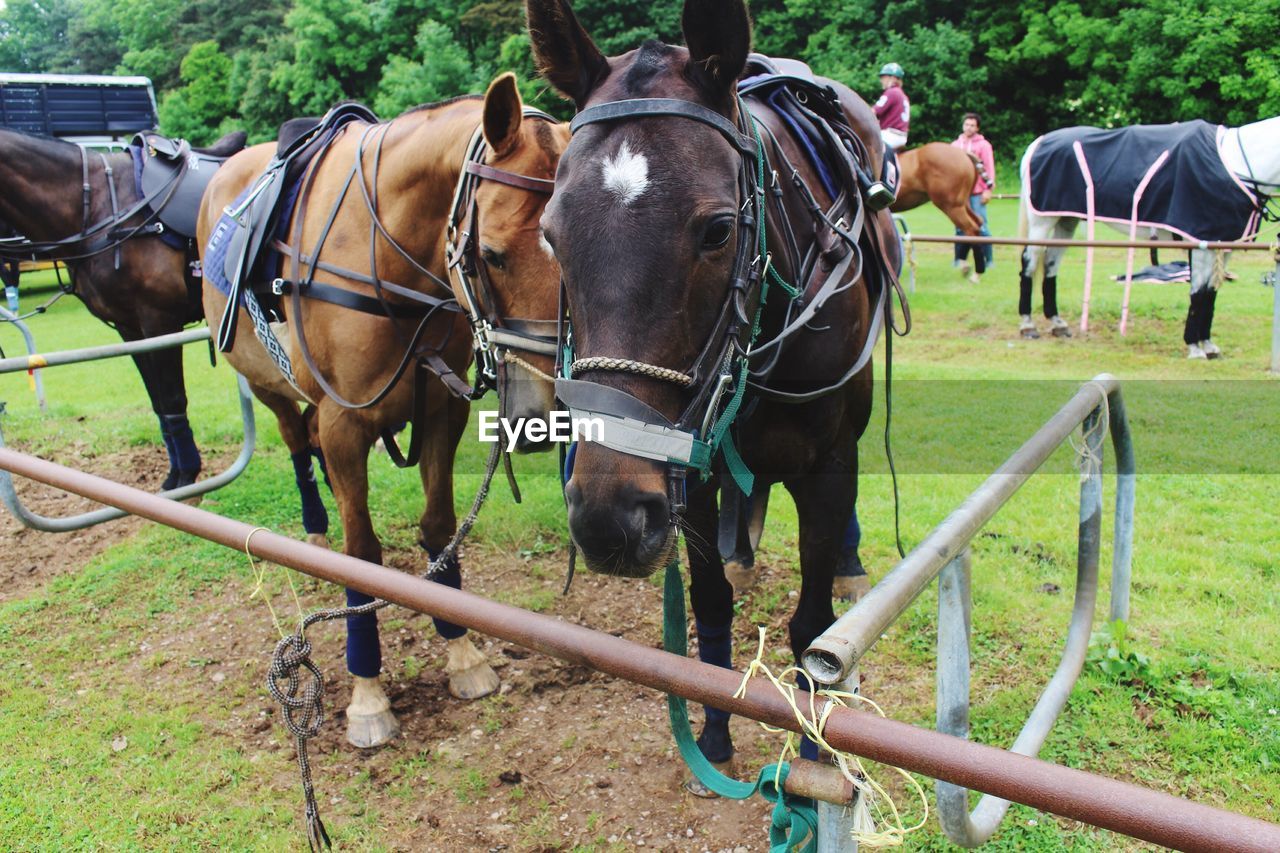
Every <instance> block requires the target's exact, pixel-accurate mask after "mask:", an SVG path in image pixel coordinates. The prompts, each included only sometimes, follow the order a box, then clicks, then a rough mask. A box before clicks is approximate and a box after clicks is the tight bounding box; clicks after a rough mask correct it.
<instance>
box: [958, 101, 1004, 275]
mask: <svg viewBox="0 0 1280 853" xmlns="http://www.w3.org/2000/svg"><path fill="white" fill-rule="evenodd" d="M978 124H979V121H978V114H977V113H965V114H964V123H963V125H962V129H963V132H962V133H961V134H960V136H959V137H957V138H956V141H955V142H952V143H951V144H952V145H954V146H956V147H957V148H960V149H962V150H964V151H966V152H968V153H969V154H971V155H973V156H974V157H977V158H978V163H979V164H980V166H981V168H979V169H978V173H979V174H978V179H977V180H976V181H975V182H974V184H973V191H972V192H971V193H970V194H969V207H970V208H972V209H973V212H974V213H976V214H977V215H978V218H979V219H981V220H982V231H981V232H980V233H981V234H982V235H983V236H984V237H990V236H991V229H990V228H989V227H988V226H987V202H989V201H991V191H992V190H993V189H995V186H996V160H995V155H994V154H993V153H992V151H991V143H990V142H988V141H987V138H986V137H985V136H983V135H982V134H981V133H979V132H978ZM960 233H961V231H960V229H959V228H957V229H956V234H960ZM955 249H956V251H955V266H956V267H957V268H958V269H959V270H960V274H961V275H962V276H964V277H965V278H967V279H969V281H971V282H973V283H974V284H977V283H978V277H977V275H976V274H975V273H974V272H973V271H972V269H971V268H970V266H969V246H967V245H965V244H963V243H956V246H955ZM973 250H974V252H975V254H976V253H977V252H982V253H983V257H985V258H986V268H987V269H990V268H991V262H992V251H991V246H990V245H986V246H974V247H973Z"/></svg>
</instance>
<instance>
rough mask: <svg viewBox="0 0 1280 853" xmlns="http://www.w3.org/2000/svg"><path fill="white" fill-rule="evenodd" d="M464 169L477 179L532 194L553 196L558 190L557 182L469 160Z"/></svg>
mask: <svg viewBox="0 0 1280 853" xmlns="http://www.w3.org/2000/svg"><path fill="white" fill-rule="evenodd" d="M462 168H463V171H465V172H466V173H467V174H470V175H475V176H476V177H477V178H483V179H485V180H487V181H496V182H497V183H499V184H506V185H507V186H511V187H516V188H518V189H522V190H528V191H529V192H531V193H541V194H542V195H551V191H552V190H554V189H555V188H556V182H555V181H548V180H547V179H545V178H531V177H529V176H528V175H517V174H516V173H515V172H508V171H506V170H505V169H498V168H495V167H493V166H490V165H488V164H487V163H476V162H475V161H472V160H468V161H467V165H465V166H463V167H462Z"/></svg>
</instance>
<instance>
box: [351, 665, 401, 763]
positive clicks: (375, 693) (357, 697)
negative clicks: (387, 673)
mask: <svg viewBox="0 0 1280 853" xmlns="http://www.w3.org/2000/svg"><path fill="white" fill-rule="evenodd" d="M398 734H400V722H399V721H398V720H397V719H396V715H395V714H393V713H391V700H390V699H388V698H387V694H386V693H384V692H382V685H380V684H379V683H378V679H376V678H361V677H359V676H356V677H355V679H354V683H353V684H352V686H351V704H349V705H348V706H347V741H348V742H349V743H350V744H351V745H352V746H357V747H359V748H360V749H372V748H373V747H375V746H382V745H383V744H384V743H386V742H387V741H389V740H391V739H392V738H393V737H395V736H396V735H398Z"/></svg>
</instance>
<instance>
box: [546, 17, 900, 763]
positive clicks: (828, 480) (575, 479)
mask: <svg viewBox="0 0 1280 853" xmlns="http://www.w3.org/2000/svg"><path fill="white" fill-rule="evenodd" d="M528 14H529V31H530V34H531V36H532V43H533V49H534V54H535V57H536V59H537V61H538V64H539V66H540V68H541V69H542V71H543V74H544V76H546V78H547V79H548V80H549V81H550V82H551V83H552V84H553V85H554V86H555V87H556V88H558V89H559V90H560V91H561V92H563V93H564V94H565V95H567V96H568V97H570V98H572V99H573V101H574V103H575V104H576V105H577V107H578V110H579V112H578V115H577V117H576V118H575V119H574V121H573V123H572V124H571V127H573V128H574V135H573V138H572V141H571V142H570V144H569V147H568V148H567V149H566V150H565V152H564V155H563V157H562V158H561V161H560V169H559V172H558V173H557V176H556V192H555V195H554V196H553V198H552V201H551V204H550V205H548V207H547V212H546V214H545V215H544V216H543V219H542V224H543V229H544V232H545V234H546V238H547V240H548V241H549V242H550V243H551V245H552V246H553V247H554V249H555V253H556V258H557V260H559V262H560V264H561V267H562V269H563V276H564V286H565V295H566V299H567V303H568V313H569V318H570V321H571V326H572V344H573V347H574V352H573V355H572V358H573V360H572V361H571V362H570V364H569V368H570V370H571V372H572V375H573V376H574V377H575V378H574V379H573V380H561V381H558V382H557V394H558V395H559V397H560V398H561V400H562V401H563V402H564V403H565V404H566V405H567V406H568V407H569V408H570V409H571V410H574V411H576V412H580V413H583V414H594V415H597V416H599V417H601V418H602V419H603V421H604V426H605V428H604V440H603V441H598V442H586V443H581V444H579V445H578V446H577V448H576V454H575V459H574V464H573V470H572V474H571V477H570V479H569V481H568V484H567V486H566V495H567V499H568V507H569V529H570V532H571V534H572V537H573V541H574V542H575V543H576V545H577V547H578V549H579V551H580V552H581V554H582V555H583V557H584V559H585V561H586V563H587V565H588V567H589V568H591V569H592V570H594V571H598V572H603V573H606V574H611V575H617V576H622V577H644V576H647V575H649V574H651V573H652V572H654V571H655V570H657V569H658V568H660V567H662V566H664V565H666V564H667V563H668V562H669V561H670V560H671V559H672V558H673V556H674V555H675V553H676V548H677V538H678V537H677V533H678V528H679V527H683V528H684V530H685V533H686V538H687V542H688V545H689V547H688V557H689V566H690V574H691V595H692V600H693V609H694V614H695V616H696V619H697V629H698V636H699V647H700V648H699V653H700V655H701V656H702V658H703V659H704V660H708V661H712V662H715V663H718V664H721V665H724V666H730V665H731V663H730V654H729V651H730V649H729V637H730V627H731V626H730V622H731V619H732V615H733V601H732V589H731V587H730V584H729V583H728V581H727V580H726V579H725V574H724V566H723V563H722V559H721V556H720V554H718V553H716V552H717V549H716V548H715V546H714V545H712V544H711V543H715V542H717V541H719V542H721V544H722V548H721V549H720V551H721V553H724V550H725V549H724V548H723V545H724V544H725V543H726V539H727V540H728V541H729V544H730V545H732V544H733V543H732V540H733V539H734V536H735V534H736V535H739V536H741V535H742V534H743V532H744V531H745V530H746V529H747V519H748V518H749V517H750V515H751V513H750V511H741V512H738V513H737V514H736V515H735V514H732V513H730V512H729V511H728V510H727V509H726V508H727V507H731V506H735V505H736V506H739V507H746V506H748V505H749V503H750V501H751V496H752V495H754V496H755V500H757V501H758V500H760V499H761V498H762V497H763V496H764V494H766V493H767V490H768V489H769V487H770V485H771V484H773V483H782V484H784V486H785V487H786V488H787V490H788V491H789V492H790V493H791V495H792V497H793V498H794V500H795V504H796V508H797V511H798V514H799V522H800V569H801V576H802V584H801V590H800V598H799V602H798V605H797V607H796V611H795V614H794V615H793V616H792V618H791V621H790V640H791V646H792V649H793V651H794V652H795V654H796V657H797V659H798V658H799V655H800V653H801V652H802V651H803V650H804V649H805V647H806V646H807V645H808V644H809V642H810V641H811V640H812V639H813V638H814V637H816V636H818V634H819V633H821V632H822V631H823V630H824V629H825V628H826V627H827V626H828V625H830V624H831V622H832V621H833V618H834V615H833V611H832V601H831V595H832V578H833V573H834V570H835V568H836V563H837V560H838V558H839V556H840V548H841V539H842V534H843V533H844V531H845V528H846V525H847V523H848V522H849V520H850V517H851V515H852V513H853V510H854V504H855V501H856V499H857V490H858V482H857V474H858V438H859V436H860V435H861V434H862V432H863V430H864V429H865V428H866V425H867V421H868V418H869V416H870V412H871V392H872V381H871V380H872V373H871V361H870V355H871V351H870V349H871V346H872V345H873V344H874V341H875V339H876V337H877V335H878V331H879V324H880V322H881V318H882V317H883V316H884V309H885V307H886V306H885V302H884V299H885V298H886V294H887V292H888V291H889V290H890V289H891V288H892V287H893V285H894V284H895V281H896V279H895V275H896V274H895V272H894V270H896V268H897V265H898V258H897V249H896V246H897V240H896V238H895V236H894V234H893V223H892V221H891V218H890V216H889V213H888V212H887V211H872V210H870V209H868V207H867V206H866V205H865V204H864V203H863V200H862V196H861V194H860V192H859V191H858V188H857V187H858V185H859V183H858V181H857V180H855V179H854V178H855V177H856V176H857V173H858V172H861V176H862V178H861V180H862V182H863V183H864V184H869V183H870V181H869V179H868V176H872V175H879V174H880V169H881V164H882V160H883V154H882V143H881V141H880V134H879V128H878V125H877V122H876V120H875V117H874V115H873V114H872V112H871V110H870V108H869V107H868V106H867V105H866V104H865V103H864V102H863V101H862V100H861V99H860V98H859V97H858V96H857V95H856V94H854V93H853V92H852V91H850V90H849V89H848V88H846V87H844V86H841V85H840V84H838V83H835V82H833V81H830V80H825V79H822V78H818V79H817V80H816V81H814V83H813V85H812V87H809V88H806V89H805V90H804V92H805V97H804V98H803V99H800V103H801V106H804V105H806V104H807V105H808V106H807V107H805V109H806V110H808V112H805V115H809V116H832V117H833V121H832V122H831V123H829V124H828V125H827V127H828V128H830V129H831V133H832V134H836V133H837V131H838V130H839V128H843V132H840V133H839V140H838V143H836V144H835V145H834V147H835V148H838V149H840V150H841V151H844V152H846V153H847V154H848V155H849V156H850V157H851V158H852V160H853V165H851V166H848V171H847V172H846V173H844V174H843V175H842V176H841V178H840V180H838V182H837V192H836V193H835V195H836V197H832V194H831V193H828V191H827V190H826V189H824V181H825V179H821V176H820V175H819V173H818V172H817V170H816V167H815V166H814V165H813V164H812V163H811V162H810V161H809V160H808V159H807V155H806V154H805V153H804V150H803V149H802V148H801V146H800V145H799V144H798V143H797V141H796V140H795V138H794V137H793V136H792V135H791V132H790V131H789V129H788V128H789V126H790V125H789V124H788V123H784V121H783V120H781V119H780V118H779V116H778V114H777V113H775V112H774V111H773V110H772V109H770V108H769V107H767V106H765V105H764V104H763V103H762V100H763V99H762V98H760V99H758V98H756V97H754V96H749V97H748V96H746V95H744V97H743V99H742V100H740V99H739V97H738V95H737V90H736V88H735V84H736V83H737V81H738V80H739V77H740V76H741V75H743V73H744V69H746V68H748V59H749V52H750V44H751V26H750V22H749V19H748V17H747V10H746V6H745V4H744V3H743V2H742V0H686V3H685V6H684V12H683V30H684V36H685V41H686V44H687V45H688V47H687V48H685V47H672V46H670V45H666V44H661V43H658V42H654V41H649V42H645V43H644V44H643V45H641V46H640V47H639V48H638V49H636V50H632V51H630V52H629V53H625V54H622V55H621V56H615V57H609V58H606V57H605V56H603V55H602V54H601V53H600V51H599V50H598V49H597V48H596V46H595V44H594V43H593V41H592V39H591V37H590V36H589V35H588V34H587V32H586V31H585V30H584V29H583V28H582V26H581V25H580V24H579V22H578V20H577V18H576V17H575V15H574V13H573V11H572V9H571V8H570V6H569V5H568V3H567V2H566V0H528ZM751 61H752V63H753V64H752V65H751V66H750V69H749V70H748V72H747V73H748V74H749V75H753V76H754V75H758V74H759V73H760V70H759V69H760V66H759V65H758V64H757V61H756V60H755V59H754V58H752V59H751ZM779 62H781V61H779ZM794 68H795V66H794V65H791V64H788V65H787V66H786V69H787V70H788V71H790V72H791V73H803V71H802V70H795V71H792V69H794ZM749 85H751V83H750V82H749V81H744V86H749ZM743 91H744V92H748V91H750V90H749V89H747V88H744V89H743ZM763 91H766V92H768V91H775V90H763ZM744 101H745V102H746V103H747V104H748V108H749V110H750V112H751V115H750V116H748V115H743V112H742V108H741V106H742V104H743V103H744ZM820 101H821V102H822V103H821V104H820V103H819V102H820ZM819 111H821V112H819ZM753 117H754V121H755V122H758V126H753V123H752V122H753ZM810 124H814V121H813V120H812V119H811V120H810ZM821 139H822V140H831V139H832V137H831V135H830V134H823V135H822V137H821ZM761 151H763V154H764V156H765V160H766V162H764V163H759V162H757V157H758V156H759V153H760V152H761ZM846 165H847V164H846ZM793 170H794V172H793ZM774 173H776V174H777V175H779V176H784V178H783V179H781V180H777V181H774V180H772V179H771V178H770V175H772V174H774ZM793 174H796V175H797V176H798V178H799V181H793V180H789V179H786V178H785V176H791V175H793ZM761 176H763V180H762V179H761ZM758 200H766V201H758ZM762 204H763V205H764V207H765V211H764V214H765V216H766V228H765V232H766V235H767V236H766V238H765V239H766V240H767V244H766V245H765V246H764V247H761V246H760V244H759V242H758V237H759V234H758V231H757V228H758V227H759V218H758V217H759V214H760V213H761V211H760V206H761V205H762ZM778 274H780V277H781V279H784V280H786V281H789V282H791V283H793V284H794V285H795V287H796V288H797V291H798V292H797V293H796V295H795V298H791V297H790V296H789V294H788V291H787V290H786V288H784V286H783V284H782V283H780V282H779V281H778V277H779V275H778ZM765 283H767V284H768V285H769V288H770V289H769V291H768V295H767V301H766V300H765V298H764V296H763V295H762V290H763V287H764V284H765ZM873 306H874V307H873ZM641 318H643V320H642V321H639V320H641ZM638 321H639V322H638ZM756 324H758V327H759V333H758V334H753V333H752V328H753V326H755V325H756ZM744 352H746V353H749V355H745V356H744ZM735 415H736V418H735ZM615 428H616V431H615ZM739 454H740V457H741V462H739V461H738V456H739ZM748 470H749V472H750V474H748V473H746V471H748ZM752 474H753V475H754V483H752V481H751V475H752ZM717 491H719V492H720V506H719V508H717V501H716V495H717ZM744 498H745V499H744ZM726 526H727V528H728V531H727V532H728V536H727V537H726V535H725V531H726ZM699 745H700V746H701V748H702V751H703V752H704V753H705V754H706V756H707V757H708V758H709V759H711V760H712V761H716V762H721V761H726V760H728V759H729V758H730V757H731V756H732V752H733V746H732V742H731V740H730V738H729V728H728V719H727V715H725V714H723V713H721V712H717V711H714V710H713V709H708V715H707V724H706V726H705V727H704V729H703V731H702V734H701V736H700V737H699Z"/></svg>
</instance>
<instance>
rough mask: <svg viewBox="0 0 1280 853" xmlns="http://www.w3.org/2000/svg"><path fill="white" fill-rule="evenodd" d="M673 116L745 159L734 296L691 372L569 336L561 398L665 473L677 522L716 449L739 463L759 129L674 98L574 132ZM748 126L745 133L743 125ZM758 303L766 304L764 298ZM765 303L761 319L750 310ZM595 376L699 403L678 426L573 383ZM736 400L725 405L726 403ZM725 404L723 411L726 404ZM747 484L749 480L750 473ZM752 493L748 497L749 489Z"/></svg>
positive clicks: (577, 124)
mask: <svg viewBox="0 0 1280 853" xmlns="http://www.w3.org/2000/svg"><path fill="white" fill-rule="evenodd" d="M650 117H661V118H665V117H675V118H683V119H687V120H690V121H696V122H698V123H700V124H703V125H706V126H708V127H710V128H712V129H714V130H715V131H716V132H718V133H719V134H720V135H721V136H722V137H724V139H725V140H726V141H727V142H728V143H729V144H730V145H732V146H733V148H734V149H735V150H736V151H737V152H738V154H739V157H740V163H739V167H738V190H739V199H740V207H739V210H738V245H737V251H736V253H735V255H734V260H733V267H732V271H731V273H730V276H729V291H728V295H727V296H726V298H725V302H724V304H723V305H722V306H721V308H720V311H719V313H718V315H717V317H716V321H715V324H714V325H713V327H712V330H711V333H710V334H709V335H708V336H707V339H706V341H705V343H704V344H703V346H702V349H701V350H700V352H699V353H698V355H697V357H696V358H695V359H694V361H693V363H692V365H690V366H689V367H688V368H687V369H685V370H676V369H672V368H669V367H663V366H660V365H654V364H647V363H645V362H640V361H634V360H632V359H623V358H609V357H593V358H583V359H574V358H573V357H572V349H573V348H572V335H571V333H570V334H569V335H567V336H566V337H565V343H566V346H565V347H563V349H562V352H561V353H560V359H558V364H557V374H559V375H562V376H563V378H561V379H557V380H556V396H557V397H558V398H559V399H560V400H561V401H562V402H563V403H564V404H565V405H566V406H568V408H569V410H570V413H571V414H572V415H573V416H574V417H583V418H598V419H600V421H602V422H603V424H604V430H603V436H602V438H601V441H600V443H601V444H603V445H604V446H605V447H608V448H610V449H612V450H616V451H619V452H622V453H627V454H630V455H632V456H639V457H642V458H645V459H652V460H654V461H657V462H664V463H666V464H667V471H668V491H669V497H670V503H671V511H672V514H673V518H674V516H676V515H679V514H681V513H683V512H684V509H685V471H686V469H687V468H696V469H698V470H699V471H701V472H704V473H705V472H706V471H708V469H709V468H710V465H711V462H712V460H713V459H714V458H715V456H716V452H717V451H718V450H721V449H723V451H724V454H725V456H726V461H728V462H729V463H730V467H731V469H733V467H734V462H735V460H736V462H737V465H738V467H739V468H740V469H741V470H742V471H744V472H745V471H746V469H745V466H742V465H741V460H740V459H739V458H738V454H737V450H736V448H734V446H733V440H732V437H731V436H730V434H729V427H730V426H731V425H732V423H733V420H734V418H735V417H736V415H737V413H738V410H739V408H740V406H741V404H742V397H743V394H744V392H745V391H746V386H747V382H746V374H747V365H748V361H749V358H750V355H751V346H752V344H753V342H754V341H755V337H756V335H757V334H758V333H759V330H760V309H761V308H762V307H763V305H764V296H765V291H763V290H762V289H761V281H762V275H763V272H764V269H765V266H764V265H762V261H763V262H764V263H765V264H767V259H766V258H764V257H762V256H761V254H760V253H757V252H756V249H757V247H762V243H758V242H757V239H756V237H757V234H758V231H757V227H758V225H759V224H760V223H761V222H762V221H763V219H762V217H763V216H764V191H763V188H762V186H761V181H760V180H759V178H758V175H759V171H760V166H761V163H762V160H763V157H764V154H763V146H762V145H761V143H760V139H759V136H758V134H757V133H756V131H755V125H754V120H753V119H752V118H751V116H750V114H749V113H748V112H747V110H746V107H745V106H744V105H742V104H741V102H739V109H738V123H737V124H735V123H734V122H731V121H730V120H729V119H727V118H725V117H724V116H722V115H720V114H719V113H717V112H715V111H713V110H711V109H709V108H707V107H704V106H701V105H699V104H695V103H692V102H689V101H682V100H678V99H675V98H637V99H633V100H626V101H611V102H609V103H604V104H599V105H597V106H594V107H589V108H587V109H585V110H583V111H582V112H580V113H578V114H577V115H576V116H575V117H574V119H573V121H572V122H571V123H570V125H569V129H570V131H571V132H573V133H576V132H578V131H579V130H581V129H582V128H583V127H586V126H588V125H591V124H601V123H609V122H615V121H620V120H628V119H636V118H650ZM743 124H747V127H746V128H743V127H742V125H743ZM757 297H758V298H757ZM753 300H755V301H756V302H757V305H756V311H755V315H754V320H752V319H751V315H750V307H749V306H750V304H751V302H752V301H753ZM595 371H615V372H622V373H630V374H632V375H636V376H643V377H646V378H650V379H655V380H658V381H661V382H670V383H673V384H675V385H678V386H680V387H681V388H684V389H692V392H693V395H692V399H691V400H690V401H689V403H688V404H687V405H686V406H685V408H684V410H683V411H682V412H681V413H680V416H679V417H678V418H677V419H676V420H675V421H674V422H672V421H670V420H669V419H667V418H666V417H665V416H663V415H662V414H661V413H660V412H658V411H657V410H655V409H654V408H652V407H651V406H649V405H648V404H647V403H645V402H644V401H642V400H640V399H639V398H637V397H634V396H633V395H631V394H628V393H626V392H625V391H621V390H619V389H616V388H610V387H607V386H604V385H601V384H599V383H598V382H591V381H587V380H582V379H577V378H575V377H577V376H579V375H580V374H583V373H589V372H595ZM726 393H728V394H729V398H728V401H727V402H725V395H726ZM722 402H724V403H725V404H724V406H723V407H722V406H721V403H722ZM747 476H748V477H749V476H750V474H749V472H747ZM745 491H747V492H748V493H749V492H750V484H749V483H748V484H747V486H746V489H745Z"/></svg>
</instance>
